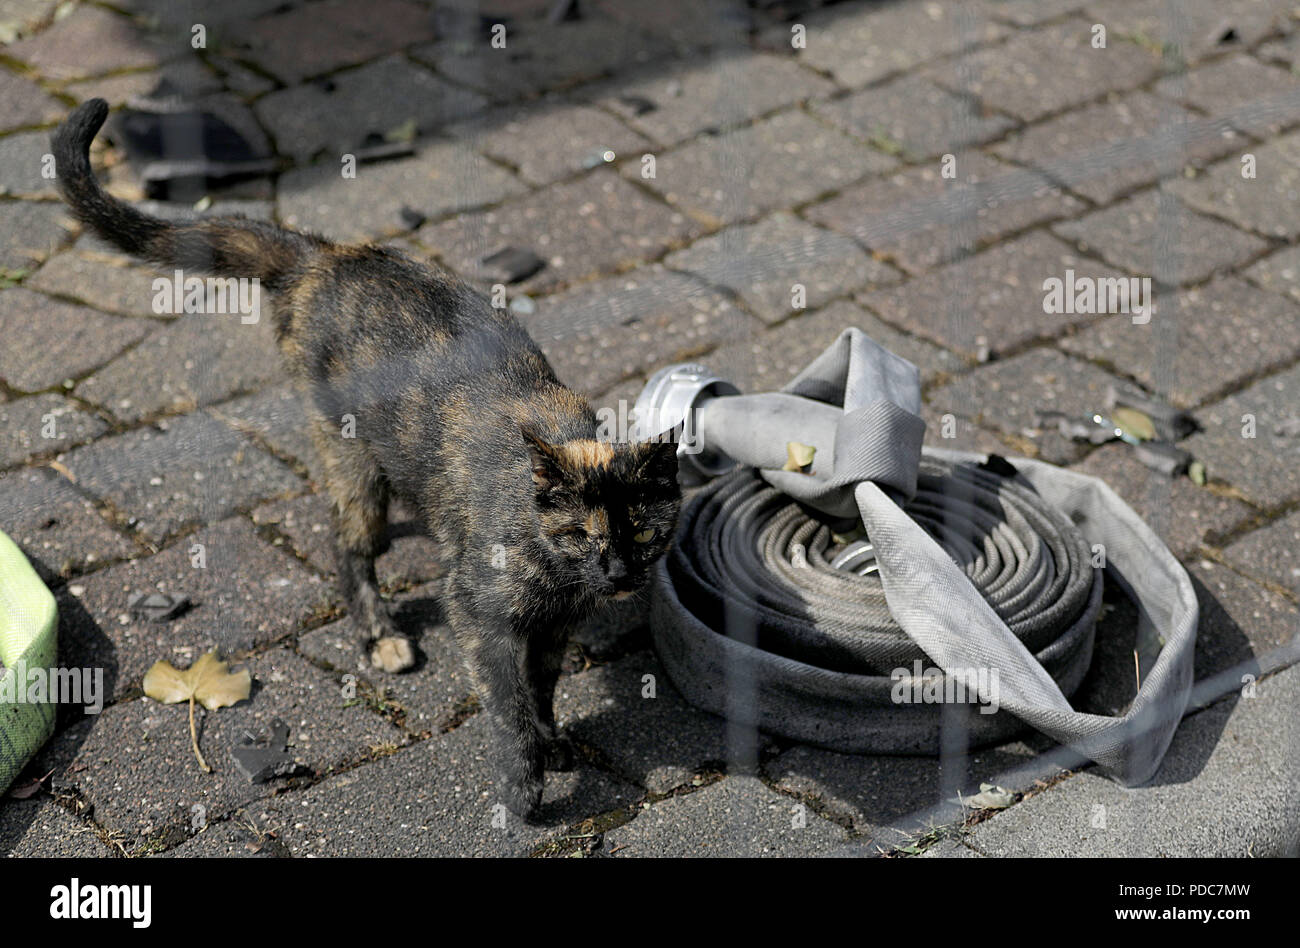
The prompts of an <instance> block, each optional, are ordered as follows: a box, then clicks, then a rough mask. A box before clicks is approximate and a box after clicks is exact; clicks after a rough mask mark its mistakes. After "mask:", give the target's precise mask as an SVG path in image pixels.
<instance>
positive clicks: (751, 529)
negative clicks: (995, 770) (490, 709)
mask: <svg viewBox="0 0 1300 948" xmlns="http://www.w3.org/2000/svg"><path fill="white" fill-rule="evenodd" d="M635 411H636V420H637V425H638V430H639V432H640V435H641V436H643V437H644V436H648V435H649V433H650V432H663V431H667V430H670V429H672V428H673V427H675V426H676V425H678V424H679V423H684V425H685V429H686V430H685V433H684V435H683V437H682V443H681V445H680V447H679V458H680V459H681V461H682V469H683V474H684V476H685V478H686V479H687V481H688V483H689V482H691V481H692V480H693V481H694V482H696V483H699V482H703V481H705V480H707V479H709V478H710V477H714V476H717V475H719V474H723V473H724V472H729V473H725V476H721V477H718V479H717V480H714V481H713V482H712V483H709V484H707V486H705V487H704V488H703V489H702V490H700V491H699V493H697V494H696V495H695V496H694V497H693V498H691V500H690V501H689V502H688V503H687V504H686V505H685V506H684V508H683V511H682V516H681V519H680V521H679V525H678V532H677V536H676V540H675V543H674V545H673V548H672V549H671V550H670V552H669V554H668V556H667V557H665V559H664V560H663V561H661V563H660V564H659V565H658V568H657V574H656V577H657V589H656V594H655V595H654V596H652V597H651V602H652V606H651V624H652V630H653V634H654V639H655V645H656V649H657V651H658V652H659V655H660V657H661V659H662V660H663V662H664V665H665V667H666V669H667V670H668V673H669V675H670V677H671V678H672V680H673V683H674V684H675V685H676V686H677V687H678V689H679V690H680V691H682V693H683V694H684V695H685V696H686V698H687V699H688V700H689V701H691V702H692V703H693V704H696V705H697V706H699V707H702V708H704V709H705V710H708V711H712V712H714V713H717V714H721V715H725V716H728V717H731V718H733V719H738V720H741V721H743V722H745V723H748V724H752V725H755V726H757V727H760V728H762V729H764V730H766V731H769V732H771V733H774V734H778V735H781V736H785V737H789V738H792V739H795V740H800V741H804V742H808V743H812V744H816V745H818V746H822V747H827V748H830V749H834V750H840V751H845V752H852V753H864V752H870V753H892V754H900V753H902V754H908V753H910V754H937V753H938V752H939V749H940V744H941V740H942V738H943V732H944V730H945V729H951V728H962V729H964V736H963V739H964V740H965V741H966V743H967V744H968V745H969V746H974V747H977V746H983V745H987V744H990V743H995V742H1000V741H1003V740H1006V739H1008V738H1010V737H1011V736H1012V735H1013V734H1015V733H1017V732H1018V731H1022V730H1024V728H1025V726H1026V725H1028V726H1030V727H1033V728H1036V729H1037V730H1039V731H1042V732H1043V733H1046V734H1048V735H1049V736H1051V737H1053V738H1054V739H1056V740H1057V741H1058V742H1060V743H1063V744H1068V745H1069V746H1071V747H1073V748H1074V749H1076V750H1077V751H1079V752H1080V753H1082V754H1083V755H1084V756H1086V757H1088V758H1091V759H1092V760H1094V761H1096V762H1097V763H1099V764H1100V765H1102V767H1103V768H1104V769H1105V770H1106V771H1107V772H1109V773H1111V774H1112V775H1113V776H1115V777H1116V778H1117V779H1119V780H1120V781H1122V782H1124V783H1128V784H1133V783H1141V782H1144V781H1146V780H1148V779H1150V777H1151V776H1152V775H1153V774H1154V773H1155V771H1156V769H1157V768H1158V767H1159V763H1160V760H1161V758H1162V757H1163V755H1164V753H1165V750H1166V749H1167V748H1168V745H1169V742H1170V741H1171V740H1172V738H1173V733H1174V730H1175V729H1176V727H1177V724H1178V721H1179V719H1180V718H1181V717H1182V714H1183V711H1184V709H1185V708H1186V705H1187V700H1188V697H1189V695H1190V689H1191V683H1192V651H1193V647H1194V644H1195V636H1196V622H1197V604H1196V598H1195V594H1194V593H1193V590H1192V587H1191V582H1190V580H1189V579H1188V577H1187V574H1186V572H1185V571H1184V570H1183V568H1182V566H1181V565H1180V564H1179V563H1178V562H1177V560H1175V559H1174V557H1173V556H1172V554H1170V553H1169V551H1168V550H1167V549H1166V548H1165V546H1164V545H1163V543H1161V541H1160V540H1159V538H1157V537H1156V536H1155V534H1154V533H1152V531H1151V530H1150V529H1149V528H1148V527H1147V526H1146V525H1145V524H1144V523H1143V522H1142V521H1141V519H1140V518H1139V517H1138V516H1137V515H1136V514H1135V513H1133V511H1132V510H1131V509H1129V508H1128V507H1127V505H1125V504H1124V503H1123V502H1122V501H1121V500H1120V499H1119V498H1118V496H1116V495H1115V494H1114V492H1113V491H1111V490H1110V488H1109V487H1107V486H1106V485H1105V484H1104V483H1102V482H1101V481H1099V480H1097V479H1096V478H1092V477H1088V476H1086V475H1082V474H1078V473H1077V472H1073V471H1066V470H1062V469H1058V468H1054V467H1052V466H1051V465H1047V464H1043V463H1042V462H1038V461H1033V460H1030V459H1026V458H1016V459H1012V460H1011V461H1009V462H1008V461H1004V460H1002V459H993V458H989V457H986V456H983V455H973V454H967V453H963V452H950V451H941V450H937V449H929V448H927V449H925V450H924V451H923V450H922V447H921V437H922V434H923V432H924V423H923V422H922V421H921V419H920V417H919V411H920V383H919V377H918V374H917V372H916V368H915V367H914V366H912V365H911V363H908V362H907V361H906V360H904V359H901V358H899V357H898V356H895V355H894V354H893V353H890V352H888V351H887V350H885V349H883V348H882V347H880V346H879V345H877V344H876V343H875V342H873V341H872V340H871V339H870V338H869V337H868V336H866V335H865V334H864V333H862V332H861V331H860V330H857V329H848V330H845V332H844V333H842V334H841V336H840V337H839V339H837V340H836V342H835V343H834V344H833V345H832V346H831V347H830V348H829V349H827V350H826V352H825V353H823V354H822V355H821V356H820V357H818V358H817V359H816V360H814V362H813V363H812V365H810V366H809V367H808V368H807V369H805V370H804V371H803V372H802V373H800V374H799V376H797V377H796V378H795V379H794V381H792V382H791V383H790V385H788V386H786V388H785V389H783V390H782V392H780V393H765V394H760V395H740V394H739V393H738V391H737V390H736V389H735V387H734V386H731V385H730V384H729V383H727V382H725V381H723V380H721V379H718V378H716V377H713V376H710V375H709V374H708V372H707V370H705V369H703V368H702V367H700V366H695V365H682V366H672V367H669V368H667V369H664V370H661V371H660V372H658V373H656V375H655V376H654V377H653V378H652V379H651V380H650V382H649V384H648V385H647V386H646V389H645V391H644V392H643V393H642V395H641V398H640V399H638V402H637V406H636V409H635ZM791 442H797V443H799V444H801V445H808V446H811V447H813V448H815V449H816V450H815V454H814V455H813V460H812V463H811V465H810V466H809V467H808V469H806V470H791V469H788V465H786V464H784V462H785V461H786V460H787V457H788V452H787V446H788V445H789V444H790V443H791ZM737 465H739V467H737ZM783 467H786V468H787V469H784V470H783V469H782V468H783ZM855 524H856V526H857V527H858V528H859V531H860V530H861V529H862V528H865V534H866V536H865V539H855V538H854V537H853V536H849V537H844V536H842V535H840V536H837V529H848V530H851V529H852V528H853V526H854V525H855ZM1099 552H1100V554H1101V556H1102V558H1104V561H1105V569H1104V570H1102V569H1097V568H1095V567H1094V565H1093V564H1094V561H1096V560H1097V558H1098V554H1099ZM1103 572H1104V573H1105V574H1106V577H1107V578H1108V579H1111V580H1112V581H1114V582H1116V583H1118V584H1119V585H1120V586H1121V587H1122V588H1123V589H1125V590H1126V591H1127V592H1128V593H1129V594H1130V596H1132V597H1133V599H1134V600H1135V602H1136V603H1137V605H1138V607H1139V610H1138V611H1139V613H1140V615H1141V623H1142V628H1141V629H1140V630H1139V640H1140V641H1144V642H1147V643H1153V644H1154V645H1155V646H1156V647H1158V648H1159V654H1158V655H1157V657H1156V659H1155V661H1154V663H1153V665H1152V667H1151V668H1150V670H1149V671H1148V672H1147V674H1146V676H1145V678H1144V680H1143V681H1142V683H1141V687H1140V688H1139V689H1138V693H1137V695H1136V696H1135V698H1134V700H1133V702H1132V704H1131V706H1130V708H1129V710H1128V712H1127V713H1126V714H1125V715H1123V716H1122V717H1107V716H1103V715H1093V714H1086V713H1081V712H1077V711H1075V710H1073V708H1071V706H1070V704H1069V701H1068V698H1067V696H1068V695H1070V694H1072V693H1073V692H1074V691H1075V689H1076V688H1077V687H1078V685H1079V684H1080V682H1081V681H1082V680H1083V677H1084V676H1085V675H1086V673H1087V671H1088V667H1089V664H1090V662H1091V658H1092V645H1093V634H1094V628H1095V623H1096V619H1097V616H1098V613H1099V610H1100V606H1101V592H1102V573H1103ZM926 666H933V668H934V669H935V671H936V673H937V674H938V675H939V677H941V678H943V679H948V681H947V682H946V685H947V690H946V691H944V692H941V693H944V694H947V695H949V696H951V695H953V694H959V693H960V691H954V690H953V688H952V687H951V686H952V685H953V684H954V682H960V684H961V685H962V686H963V687H964V688H968V689H969V691H970V692H971V697H970V698H969V700H968V701H967V702H966V703H960V704H954V703H952V702H951V701H947V702H944V701H939V702H937V703H936V702H930V701H916V700H909V698H908V696H909V695H916V694H920V693H921V692H920V689H919V688H918V687H913V686H914V685H917V684H918V683H917V682H916V681H915V680H914V679H915V678H916V677H917V672H918V671H920V670H922V669H923V668H925V671H924V672H923V674H925V675H926V676H930V669H928V668H926ZM990 712H992V713H990Z"/></svg>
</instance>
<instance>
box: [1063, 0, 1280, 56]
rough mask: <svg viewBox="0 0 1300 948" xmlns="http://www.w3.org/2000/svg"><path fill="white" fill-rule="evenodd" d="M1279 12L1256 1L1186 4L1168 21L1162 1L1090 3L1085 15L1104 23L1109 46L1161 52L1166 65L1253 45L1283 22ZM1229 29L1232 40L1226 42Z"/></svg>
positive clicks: (1199, 0)
mask: <svg viewBox="0 0 1300 948" xmlns="http://www.w3.org/2000/svg"><path fill="white" fill-rule="evenodd" d="M1284 9H1285V7H1284V6H1283V5H1282V4H1278V3H1270V2H1263V3H1260V2H1256V0H1185V2H1182V3H1179V5H1178V15H1177V16H1172V17H1171V16H1170V15H1169V8H1168V7H1167V6H1165V5H1163V4H1162V3H1161V0H1094V2H1092V3H1090V4H1088V15H1089V16H1090V17H1092V18H1093V19H1094V20H1097V21H1101V22H1102V23H1105V24H1106V29H1107V32H1108V37H1107V42H1108V43H1111V44H1113V45H1119V44H1118V43H1116V41H1117V40H1118V41H1119V43H1123V44H1131V45H1137V46H1141V47H1142V48H1144V49H1152V50H1157V51H1158V50H1161V49H1162V48H1166V49H1168V54H1169V57H1170V60H1171V62H1179V61H1181V62H1186V63H1189V64H1192V63H1196V62H1199V61H1200V60H1202V59H1204V58H1206V57H1207V56H1213V55H1215V54H1216V53H1220V52H1225V51H1230V50H1232V49H1235V48H1240V47H1248V46H1252V45H1254V44H1255V43H1257V42H1258V41H1259V40H1260V39H1261V38H1263V37H1264V36H1267V35H1268V33H1269V32H1270V31H1271V30H1272V29H1273V28H1274V26H1275V25H1276V24H1280V23H1281V22H1283V18H1284ZM1229 30H1231V31H1232V33H1233V34H1234V36H1235V38H1234V39H1228V38H1227V36H1226V34H1227V32H1228V31H1229Z"/></svg>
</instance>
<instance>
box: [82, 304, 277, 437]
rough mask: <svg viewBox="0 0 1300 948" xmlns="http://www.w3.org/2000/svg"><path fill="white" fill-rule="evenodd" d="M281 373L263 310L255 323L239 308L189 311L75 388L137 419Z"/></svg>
mask: <svg viewBox="0 0 1300 948" xmlns="http://www.w3.org/2000/svg"><path fill="white" fill-rule="evenodd" d="M267 310H269V307H267ZM250 318H251V317H250ZM283 377H284V371H283V369H282V368H281V366H280V354H279V352H278V351H277V350H276V344H275V331H274V329H273V328H272V326H271V314H270V312H269V311H267V312H263V313H261V315H260V318H259V319H258V321H257V322H255V323H245V322H244V317H243V316H240V315H238V314H229V315H216V314H208V313H189V314H186V315H184V316H181V317H180V318H179V319H177V320H175V321H174V322H172V323H171V324H169V325H166V326H162V327H160V328H159V329H157V330H156V331H155V332H154V333H153V334H152V335H151V336H149V337H148V338H147V339H145V340H143V341H142V342H141V343H140V344H139V345H138V346H136V347H135V348H134V349H132V350H131V351H130V352H128V353H127V354H126V355H124V356H122V357H121V358H119V359H116V360H114V361H113V362H111V363H109V364H108V365H107V366H105V367H104V368H102V369H100V370H99V371H98V372H96V373H95V374H94V375H92V376H91V377H90V378H88V379H86V380H85V381H84V382H82V383H81V384H80V385H78V386H77V395H78V396H79V397H81V398H85V399H87V400H89V401H92V402H95V403H96V404H99V405H103V406H104V407H105V408H107V409H108V410H109V411H111V412H112V413H113V414H114V415H116V416H117V417H119V418H122V419H124V420H127V421H138V420H139V419H141V418H147V417H153V416H155V415H158V414H160V413H172V412H181V411H189V410H191V409H193V408H196V407H199V406H203V405H208V404H210V403H212V402H218V401H221V400H223V399H225V398H229V397H230V396H231V395H234V394H237V393H240V392H247V391H253V390H256V389H259V388H261V387H263V386H265V385H267V384H268V383H271V382H275V381H278V380H280V379H282V378H283Z"/></svg>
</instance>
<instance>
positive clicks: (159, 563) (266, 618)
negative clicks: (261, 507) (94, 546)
mask: <svg viewBox="0 0 1300 948" xmlns="http://www.w3.org/2000/svg"><path fill="white" fill-rule="evenodd" d="M195 544H200V545H202V546H203V554H204V556H205V557H206V562H207V565H206V566H205V567H204V568H202V569H196V568H195V567H193V566H192V565H191V562H193V560H192V557H193V556H195V555H197V551H195V552H194V553H192V552H191V551H192V549H193V547H194V545H195ZM152 592H165V593H168V594H170V595H178V596H180V595H183V596H187V597H188V598H189V599H190V601H191V603H193V605H192V606H191V608H190V609H189V610H188V611H186V612H184V613H182V614H181V615H179V616H178V617H176V618H175V619H172V620H170V621H168V622H150V621H148V620H144V619H136V618H134V617H132V616H131V614H130V613H129V611H128V608H127V606H128V603H129V602H130V600H131V598H132V597H133V596H135V595H138V594H139V593H152ZM331 598H332V593H331V592H330V589H329V587H328V586H327V585H326V584H325V583H323V582H321V580H320V579H319V578H317V577H315V576H313V575H311V574H310V573H309V572H308V571H307V570H306V569H304V568H303V567H302V566H301V565H300V564H298V563H297V562H296V561H295V560H294V559H293V557H291V556H288V555H286V554H284V553H281V552H279V551H278V550H275V549H272V548H271V547H270V546H268V545H267V544H265V543H263V542H262V541H261V540H260V539H258V537H257V535H256V533H255V532H254V530H253V528H252V526H251V525H250V524H249V523H248V522H247V521H244V520H241V519H237V518H232V519H230V520H224V521H221V522H219V523H216V524H214V525H213V526H210V527H205V528H204V529H202V530H200V531H199V532H197V533H195V534H194V535H193V536H190V537H187V538H185V539H183V540H180V541H179V542H177V543H176V544H175V545H173V546H171V547H168V548H167V549H165V550H163V551H162V552H161V553H159V554H157V555H156V556H151V557H148V558H146V559H138V560H132V561H131V562H128V563H122V564H119V565H117V566H112V567H110V568H108V569H106V570H101V571H99V572H97V573H94V574H92V575H90V576H87V577H85V578H84V579H80V580H78V581H77V582H76V583H73V584H71V585H69V586H68V587H67V589H66V590H64V591H63V592H61V593H60V594H59V655H60V661H61V662H62V663H64V664H67V665H71V666H76V667H92V668H93V667H102V668H103V669H104V679H105V687H106V690H107V691H108V692H109V693H110V694H111V695H112V696H113V699H114V700H116V699H117V698H120V697H122V696H123V695H124V694H127V693H128V692H129V691H130V690H131V689H132V688H133V687H136V686H138V684H139V682H140V680H141V678H143V677H144V673H145V672H146V671H147V670H148V669H149V667H150V666H151V665H152V664H153V663H154V662H155V661H157V660H159V659H166V660H168V661H170V662H171V663H172V664H173V665H176V666H177V667H180V666H181V665H182V664H184V665H189V663H190V662H192V661H194V660H195V659H197V658H198V657H199V656H200V655H201V654H203V653H204V652H206V651H208V650H209V649H213V648H215V649H219V650H220V651H221V653H222V655H223V656H229V655H234V654H236V653H239V652H243V651H246V650H248V649H251V648H254V647H256V646H260V645H265V644H267V643H269V642H273V641H275V640H276V639H279V638H282V637H283V636H285V635H288V634H289V633H291V632H293V631H294V630H295V629H297V628H298V627H299V626H301V625H302V624H303V623H304V622H306V621H308V620H309V619H311V618H312V617H313V616H315V615H318V614H320V613H322V612H323V611H324V610H325V608H326V607H327V606H328V604H329V601H330V600H331Z"/></svg>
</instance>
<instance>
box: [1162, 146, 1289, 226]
mask: <svg viewBox="0 0 1300 948" xmlns="http://www.w3.org/2000/svg"><path fill="white" fill-rule="evenodd" d="M1249 152H1250V154H1253V155H1254V156H1255V173H1256V177H1255V178H1249V179H1248V178H1243V177H1242V176H1241V172H1242V164H1241V155H1240V154H1235V155H1232V156H1230V157H1228V158H1225V159H1224V160H1223V161H1220V162H1218V163H1217V164H1214V165H1211V166H1210V167H1209V168H1207V169H1206V170H1205V171H1204V172H1203V173H1202V174H1200V175H1197V176H1196V177H1195V178H1182V179H1179V180H1177V181H1174V182H1172V183H1171V184H1170V187H1171V188H1172V189H1173V190H1174V192H1175V193H1176V194H1177V195H1178V196H1179V197H1181V198H1182V199H1183V200H1184V201H1186V202H1187V203H1188V204H1190V205H1191V206H1192V207H1194V208H1196V209H1197V210H1198V211H1204V212H1205V213H1206V214H1213V215H1214V216H1215V217H1220V218H1225V219H1227V220H1229V221H1231V222H1232V223H1234V224H1236V225H1237V226H1238V227H1244V228H1246V229H1248V230H1254V231H1258V232H1259V233H1261V234H1265V235H1269V236H1274V237H1287V238H1294V237H1296V236H1297V235H1300V220H1297V218H1296V215H1294V214H1292V213H1291V208H1292V207H1293V206H1294V203H1295V201H1296V199H1297V197H1300V133H1292V134H1290V135H1287V136H1285V137H1283V138H1278V139H1275V140H1274V141H1271V142H1269V143H1268V144H1267V145H1262V146H1260V147H1258V148H1254V147H1251V148H1250V149H1249ZM1243 153H1244V152H1243Z"/></svg>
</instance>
